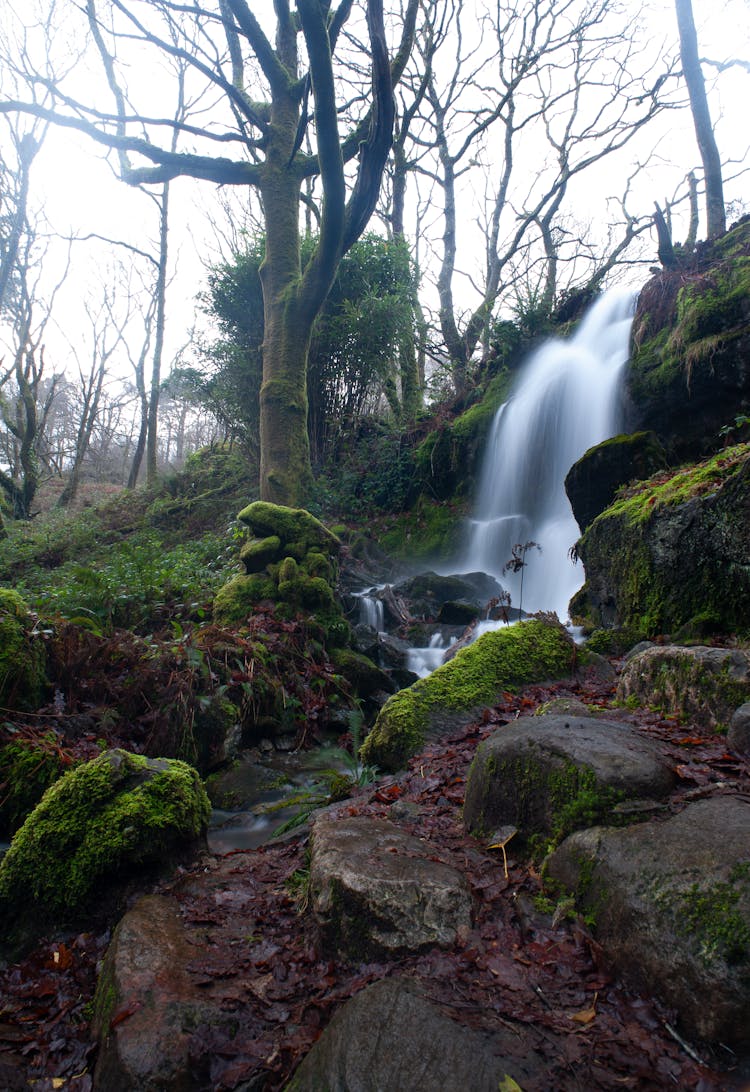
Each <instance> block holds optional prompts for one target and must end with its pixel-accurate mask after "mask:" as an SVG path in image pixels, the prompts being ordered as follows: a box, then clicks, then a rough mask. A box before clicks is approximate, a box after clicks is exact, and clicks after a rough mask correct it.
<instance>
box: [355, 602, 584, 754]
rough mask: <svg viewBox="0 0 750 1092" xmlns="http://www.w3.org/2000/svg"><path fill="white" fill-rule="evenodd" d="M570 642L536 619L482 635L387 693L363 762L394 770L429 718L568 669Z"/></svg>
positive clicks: (417, 740) (410, 751)
mask: <svg viewBox="0 0 750 1092" xmlns="http://www.w3.org/2000/svg"><path fill="white" fill-rule="evenodd" d="M574 660H575V646H574V645H573V643H572V641H571V640H570V638H569V636H568V635H567V633H566V631H565V630H564V629H563V627H562V626H559V625H551V624H549V623H546V622H542V621H540V620H537V619H533V620H530V621H527V622H521V623H519V624H518V625H516V626H511V627H509V628H508V629H503V630H495V631H493V632H490V633H486V634H484V635H483V636H482V637H480V638H479V639H478V640H477V641H475V642H474V644H472V645H469V646H468V647H467V648H463V649H461V650H460V652H458V653H457V654H456V656H454V658H453V659H452V660H450V661H449V662H448V663H447V664H444V665H443V666H442V667H439V668H438V669H437V670H436V671H433V673H432V674H431V675H429V676H428V677H427V678H425V679H419V680H418V681H417V682H416V683H414V684H413V685H412V686H410V687H408V688H407V689H406V690H402V691H400V692H399V693H398V694H394V695H393V697H391V698H389V700H388V701H387V702H386V704H385V705H384V706H383V708H382V710H381V711H380V714H379V715H378V719H377V720H376V722H375V725H374V727H373V729H372V731H371V732H370V734H369V735H368V736H367V738H366V740H365V742H364V744H363V745H362V751H361V753H362V758H363V761H366V762H372V763H375V764H376V765H378V766H380V767H381V768H383V769H389V770H393V769H398V768H399V767H400V766H401V765H403V763H404V762H405V761H406V759H407V758H408V757H409V756H410V755H412V754H414V753H415V752H416V751H418V750H419V748H420V747H421V746H422V744H423V743H424V741H425V738H426V734H427V730H428V727H429V724H430V720H431V717H432V716H433V715H435V714H437V715H439V714H440V713H441V712H449V713H450V712H454V711H460V712H467V711H469V710H471V709H473V708H478V707H481V706H486V705H491V704H492V703H493V702H495V701H497V699H498V697H499V696H500V695H501V694H502V692H503V691H505V690H509V691H513V690H515V689H517V688H518V687H519V686H522V685H524V684H525V683H531V682H541V681H543V680H545V679H556V678H563V677H565V676H567V675H569V674H570V672H571V671H572V669H573V665H574Z"/></svg>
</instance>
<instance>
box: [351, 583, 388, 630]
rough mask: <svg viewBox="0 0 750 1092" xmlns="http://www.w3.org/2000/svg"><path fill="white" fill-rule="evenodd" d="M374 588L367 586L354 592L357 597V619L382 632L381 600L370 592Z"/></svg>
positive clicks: (383, 627) (383, 626)
mask: <svg viewBox="0 0 750 1092" xmlns="http://www.w3.org/2000/svg"><path fill="white" fill-rule="evenodd" d="M375 590H376V589H375V588H368V589H367V590H366V591H363V592H357V593H356V597H357V599H359V621H360V623H361V624H364V625H366V626H370V627H371V628H372V629H374V630H376V631H377V632H378V633H382V632H383V630H384V629H385V620H384V615H383V600H382V599H378V598H377V597H376V596H374V595H372V594H371V593H372V592H373V591H375Z"/></svg>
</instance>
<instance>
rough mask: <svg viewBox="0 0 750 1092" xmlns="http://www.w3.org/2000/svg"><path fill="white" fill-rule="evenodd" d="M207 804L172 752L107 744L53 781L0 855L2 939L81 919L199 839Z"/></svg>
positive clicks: (194, 777) (19, 939)
mask: <svg viewBox="0 0 750 1092" xmlns="http://www.w3.org/2000/svg"><path fill="white" fill-rule="evenodd" d="M209 813H210V805H209V802H208V797H207V796H206V793H205V790H204V788H203V784H202V782H201V780H200V778H199V776H198V774H197V773H196V771H195V770H194V769H193V768H192V767H191V766H188V765H187V764H186V763H184V762H179V761H177V760H176V759H159V758H152V759H148V758H145V757H143V756H142V755H134V754H129V753H128V752H127V751H122V750H114V751H107V752H105V753H104V754H102V755H100V756H99V757H98V758H95V759H94V760H93V761H91V762H87V763H84V764H83V765H81V766H78V767H76V768H75V769H73V770H71V771H69V772H68V773H66V774H65V775H64V776H63V777H61V778H60V779H59V780H58V781H56V782H55V783H54V785H52V786H51V788H49V789H48V790H47V792H46V793H45V795H44V796H43V797H42V800H41V802H40V803H39V804H38V805H37V807H36V808H35V809H34V811H33V812H32V813H31V815H29V817H28V818H27V819H26V821H25V823H24V824H23V826H22V827H21V829H20V830H19V831H18V832H17V833H16V835H15V837H14V838H13V841H12V842H11V846H10V849H9V850H8V852H7V854H6V855H5V857H4V858H3V860H2V861H1V862H0V920H2V922H3V926H2V933H0V942H1V943H2V944H4V945H9V946H11V947H12V946H14V945H17V944H18V943H23V942H24V941H25V940H27V939H28V937H29V936H30V935H33V933H34V931H35V930H38V929H40V928H45V927H48V926H52V925H55V926H56V925H62V924H65V923H69V922H74V921H77V920H79V919H80V918H81V917H82V916H85V915H86V913H87V912H89V911H93V910H94V909H95V908H97V907H98V906H99V905H100V904H101V903H103V902H104V903H106V901H107V899H108V897H109V896H110V895H111V894H112V892H113V889H117V888H119V887H121V885H122V884H123V882H125V881H127V880H129V879H132V878H133V876H134V874H135V873H136V872H137V873H138V874H139V875H140V874H142V872H143V871H144V869H149V868H156V869H161V868H163V867H164V866H165V865H168V863H169V862H170V861H171V860H175V859H178V858H179V857H180V856H183V855H185V854H187V853H190V852H194V851H195V849H196V848H197V847H198V846H200V845H201V844H202V840H203V838H204V835H205V831H206V827H207V823H208V817H209Z"/></svg>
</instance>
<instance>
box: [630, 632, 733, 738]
mask: <svg viewBox="0 0 750 1092" xmlns="http://www.w3.org/2000/svg"><path fill="white" fill-rule="evenodd" d="M617 697H618V699H619V700H620V701H627V700H628V698H634V699H636V700H637V701H638V704H639V705H646V706H652V705H655V706H657V707H659V708H661V709H664V710H665V711H666V712H668V713H676V714H678V715H679V716H682V717H686V718H687V719H689V720H694V721H696V722H697V723H698V724H700V725H701V726H702V727H704V728H713V729H716V728H726V727H727V725H728V724H729V721H730V719H731V717H732V714H733V713H734V711H735V710H736V709H737V708H738V706H740V705H742V704H743V703H744V702H746V701H747V700H748V698H750V653H748V652H745V651H742V650H741V649H728V648H707V647H703V646H697V647H690V648H684V647H682V646H681V645H663V646H660V645H654V646H652V647H650V648H646V649H644V650H643V651H642V652H639V653H638V654H637V655H635V656H632V657H631V658H630V659H629V660H628V662H627V663H626V664H625V667H624V668H623V671H622V674H621V676H620V682H619V685H618V687H617Z"/></svg>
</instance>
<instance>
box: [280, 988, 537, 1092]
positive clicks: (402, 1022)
mask: <svg viewBox="0 0 750 1092" xmlns="http://www.w3.org/2000/svg"><path fill="white" fill-rule="evenodd" d="M525 1038H526V1037H525V1036H524V1033H523V1028H522V1027H519V1029H518V1031H516V1030H515V1029H514V1030H513V1031H510V1030H506V1029H504V1028H500V1029H498V1031H496V1032H495V1033H494V1034H493V1035H492V1036H490V1035H488V1034H485V1033H482V1032H479V1031H475V1030H473V1029H471V1028H467V1027H462V1026H461V1025H460V1024H458V1023H456V1022H455V1021H454V1020H451V1019H450V1018H449V1017H447V1016H446V1015H445V1014H444V1013H443V1012H442V1011H441V1009H439V1008H438V1007H437V1005H435V1004H433V1003H432V1002H431V1001H429V1000H427V999H426V998H424V997H423V996H422V995H421V994H420V991H419V987H418V984H417V983H415V982H414V981H413V980H411V979H407V978H388V979H385V980H383V981H382V982H376V983H374V984H373V985H372V986H368V987H367V988H366V989H364V990H362V991H361V992H360V993H358V994H357V995H356V996H355V997H353V998H352V999H351V1000H350V1001H347V1003H346V1004H345V1005H343V1006H342V1007H341V1008H340V1009H339V1010H338V1012H337V1013H336V1015H335V1016H334V1018H333V1020H332V1021H331V1023H330V1024H329V1025H328V1027H327V1028H326V1030H325V1031H324V1032H323V1034H322V1035H321V1037H320V1039H318V1041H317V1043H316V1044H315V1045H314V1047H313V1048H312V1050H311V1051H310V1052H309V1054H308V1055H307V1057H306V1058H305V1059H304V1061H303V1062H302V1064H301V1065H300V1066H299V1067H298V1069H297V1071H296V1073H295V1074H294V1076H293V1077H292V1079H291V1081H290V1082H289V1084H288V1085H287V1086H286V1092H319V1090H321V1089H325V1090H326V1092H354V1090H355V1089H356V1092H384V1090H385V1089H390V1090H394V1092H395V1090H396V1089H409V1092H436V1089H442V1088H449V1087H450V1088H465V1089H471V1092H497V1090H498V1088H500V1089H502V1088H510V1087H516V1088H518V1087H526V1080H527V1079H528V1078H530V1077H534V1076H537V1075H538V1076H539V1077H541V1076H542V1074H543V1073H544V1072H545V1071H546V1068H547V1067H546V1065H545V1063H544V1062H543V1061H542V1059H541V1058H540V1057H539V1055H538V1054H537V1053H536V1052H535V1051H534V1050H533V1049H532V1048H531V1047H530V1046H529V1044H528V1043H527V1042H526V1041H525ZM509 1077H510V1078H511V1079H512V1080H513V1081H515V1082H516V1083H515V1086H512V1085H509V1084H508V1083H507V1079H508V1078H509ZM542 1083H544V1082H542ZM533 1087H542V1084H539V1085H536V1084H535V1085H534V1086H533ZM546 1087H551V1084H549V1083H548V1084H547V1085H546Z"/></svg>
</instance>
